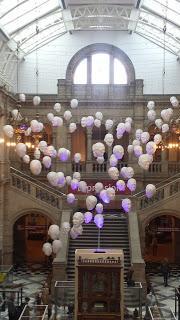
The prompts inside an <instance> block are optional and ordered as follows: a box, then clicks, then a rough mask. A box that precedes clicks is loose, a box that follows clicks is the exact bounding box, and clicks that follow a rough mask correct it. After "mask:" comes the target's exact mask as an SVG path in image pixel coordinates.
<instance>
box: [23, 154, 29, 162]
mask: <svg viewBox="0 0 180 320" xmlns="http://www.w3.org/2000/svg"><path fill="white" fill-rule="evenodd" d="M23 161H24V163H29V162H30V156H28V155H27V154H25V156H24V157H23Z"/></svg>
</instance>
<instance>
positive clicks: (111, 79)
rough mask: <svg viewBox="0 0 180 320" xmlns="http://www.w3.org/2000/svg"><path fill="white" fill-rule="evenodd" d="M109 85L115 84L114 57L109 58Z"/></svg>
mask: <svg viewBox="0 0 180 320" xmlns="http://www.w3.org/2000/svg"><path fill="white" fill-rule="evenodd" d="M109 59H110V61H109V84H113V83H114V57H113V56H112V55H110V56H109Z"/></svg>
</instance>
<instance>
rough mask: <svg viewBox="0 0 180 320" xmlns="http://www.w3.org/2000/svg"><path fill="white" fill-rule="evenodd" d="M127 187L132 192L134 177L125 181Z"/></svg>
mask: <svg viewBox="0 0 180 320" xmlns="http://www.w3.org/2000/svg"><path fill="white" fill-rule="evenodd" d="M127 187H128V189H129V190H130V191H131V192H134V191H135V190H136V180H135V179H134V178H131V179H129V180H128V181H127Z"/></svg>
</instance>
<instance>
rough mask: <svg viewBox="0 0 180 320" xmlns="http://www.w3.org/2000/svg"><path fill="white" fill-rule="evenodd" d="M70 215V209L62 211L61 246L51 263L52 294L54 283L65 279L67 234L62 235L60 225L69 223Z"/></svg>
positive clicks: (67, 247) (67, 246)
mask: <svg viewBox="0 0 180 320" xmlns="http://www.w3.org/2000/svg"><path fill="white" fill-rule="evenodd" d="M71 213H72V210H71V209H63V210H62V215H61V225H60V234H61V239H62V243H63V246H62V249H61V250H60V251H59V253H58V254H57V255H56V258H55V259H54V261H53V279H52V292H54V285H55V282H56V281H61V280H66V279H67V273H66V268H67V258H68V249H69V234H67V235H65V234H63V233H62V223H63V222H70V218H71Z"/></svg>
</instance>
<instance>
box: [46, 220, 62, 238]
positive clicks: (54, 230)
mask: <svg viewBox="0 0 180 320" xmlns="http://www.w3.org/2000/svg"><path fill="white" fill-rule="evenodd" d="M48 235H49V236H50V237H51V239H52V240H56V239H59V236H60V229H59V226H58V225H57V224H51V225H50V227H49V229H48Z"/></svg>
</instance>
